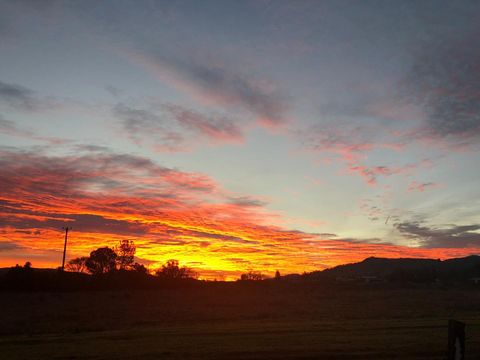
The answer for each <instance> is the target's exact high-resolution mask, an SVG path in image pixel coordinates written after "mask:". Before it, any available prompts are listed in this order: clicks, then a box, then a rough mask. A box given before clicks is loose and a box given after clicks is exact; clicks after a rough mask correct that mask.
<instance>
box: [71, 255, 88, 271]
mask: <svg viewBox="0 0 480 360" xmlns="http://www.w3.org/2000/svg"><path fill="white" fill-rule="evenodd" d="M87 260H88V257H86V256H82V257H78V258H75V259H72V260H70V261H69V262H68V264H67V265H66V266H65V268H66V269H67V271H71V272H77V273H83V272H85V271H86V270H87Z"/></svg>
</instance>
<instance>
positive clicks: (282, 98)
mask: <svg viewBox="0 0 480 360" xmlns="http://www.w3.org/2000/svg"><path fill="white" fill-rule="evenodd" d="M125 53H126V55H127V56H128V57H129V58H130V59H132V60H133V61H134V62H135V63H137V64H139V65H141V66H143V67H145V68H146V69H147V70H148V71H151V72H152V73H154V74H155V75H156V76H157V77H158V78H159V79H160V80H161V81H165V82H166V83H168V84H170V85H171V86H174V87H175V88H177V89H178V90H180V91H182V92H184V93H186V94H188V95H190V96H191V97H192V98H194V99H196V100H198V101H199V102H201V103H202V104H206V105H213V106H220V107H222V108H226V109H232V108H233V109H235V108H237V109H240V110H243V111H246V112H247V113H250V114H253V115H254V117H255V118H256V120H257V121H258V122H259V123H260V124H263V125H265V126H279V125H282V124H284V123H285V122H286V121H287V120H288V110H289V101H288V97H287V96H286V95H285V94H283V93H282V92H281V91H280V90H279V89H278V86H275V85H274V84H273V83H272V82H270V81H266V80H261V79H259V78H258V77H256V76H254V75H250V74H247V73H246V72H242V71H238V70H232V69H229V68H228V66H226V65H224V64H221V63H219V61H218V59H217V60H216V61H211V59H208V60H207V59H203V60H202V59H201V58H200V57H196V58H194V57H192V55H191V54H190V56H184V57H183V58H167V57H165V56H161V55H154V54H148V53H139V52H130V51H129V52H125Z"/></svg>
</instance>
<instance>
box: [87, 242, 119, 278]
mask: <svg viewBox="0 0 480 360" xmlns="http://www.w3.org/2000/svg"><path fill="white" fill-rule="evenodd" d="M116 260H117V254H116V253H115V251H114V250H113V249H110V248H109V247H103V248H99V249H97V250H94V251H92V252H91V253H90V257H89V258H88V259H87V260H86V261H85V265H86V266H87V269H88V271H90V272H91V273H92V274H93V275H101V274H106V273H108V272H111V271H113V270H115V266H116Z"/></svg>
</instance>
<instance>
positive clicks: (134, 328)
mask: <svg viewBox="0 0 480 360" xmlns="http://www.w3.org/2000/svg"><path fill="white" fill-rule="evenodd" d="M0 304H1V305H2V308H3V309H4V311H3V312H2V315H1V320H2V321H1V328H0V331H1V336H0V354H1V358H2V359H168V358H171V359H183V358H186V359H443V358H445V351H446V345H447V321H448V319H449V318H455V319H457V320H461V321H464V322H466V323H467V331H466V332H467V355H468V357H467V359H480V291H478V290H458V289H457V290H441V289H402V290H392V289H350V290H348V289H322V288H321V287H314V288H312V287H310V286H308V287H307V286H263V285H260V284H246V285H240V284H218V285H209V286H203V287H198V288H189V289H171V290H157V291H125V292H120V291H119V292H83V293H49V294H46V293H32V294H28V293H23V294H21V293H3V294H1V300H0Z"/></svg>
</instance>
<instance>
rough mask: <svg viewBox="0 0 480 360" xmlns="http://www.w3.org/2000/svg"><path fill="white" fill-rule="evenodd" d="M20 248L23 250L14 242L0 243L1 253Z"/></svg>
mask: <svg viewBox="0 0 480 360" xmlns="http://www.w3.org/2000/svg"><path fill="white" fill-rule="evenodd" d="M20 248H21V246H19V245H18V244H15V243H14V242H11V241H0V252H3V251H10V250H18V249H20Z"/></svg>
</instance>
